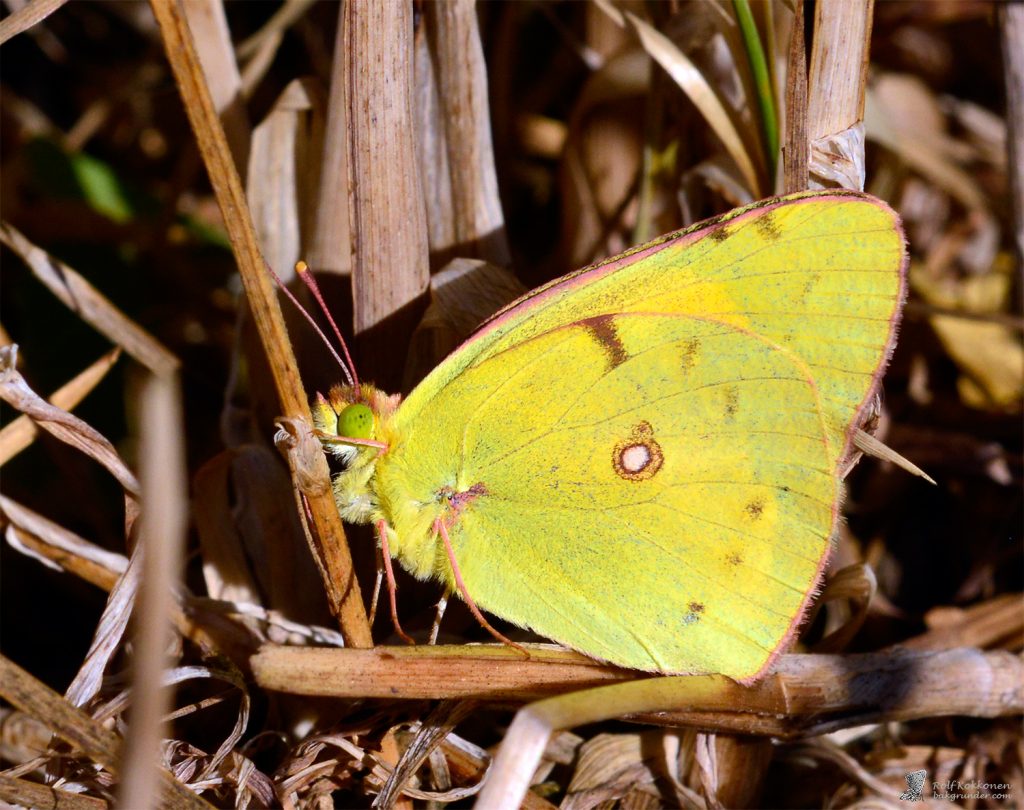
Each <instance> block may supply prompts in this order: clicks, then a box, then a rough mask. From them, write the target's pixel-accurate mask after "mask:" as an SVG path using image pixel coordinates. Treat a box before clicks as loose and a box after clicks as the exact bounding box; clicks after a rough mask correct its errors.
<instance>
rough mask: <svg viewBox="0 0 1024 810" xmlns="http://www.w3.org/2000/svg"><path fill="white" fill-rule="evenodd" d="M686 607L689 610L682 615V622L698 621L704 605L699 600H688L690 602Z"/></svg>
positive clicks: (693, 622) (694, 622) (691, 622)
mask: <svg viewBox="0 0 1024 810" xmlns="http://www.w3.org/2000/svg"><path fill="white" fill-rule="evenodd" d="M687 608H688V609H689V612H687V613H686V615H685V616H683V624H684V625H688V624H696V623H697V622H699V621H700V617H701V614H702V613H703V612H704V605H703V604H701V603H700V602H690V604H689V605H687Z"/></svg>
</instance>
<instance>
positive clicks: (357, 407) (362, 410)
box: [338, 402, 373, 439]
mask: <svg viewBox="0 0 1024 810" xmlns="http://www.w3.org/2000/svg"><path fill="white" fill-rule="evenodd" d="M372 433H373V411H371V410H370V409H369V407H367V406H366V405H363V403H361V402H356V403H355V404H353V405H349V406H348V407H346V408H345V409H344V410H343V411H342V412H341V413H340V414H338V435H339V436H344V437H347V438H349V439H369V438H370V436H371V434H372Z"/></svg>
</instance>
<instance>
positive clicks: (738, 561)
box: [725, 551, 743, 565]
mask: <svg viewBox="0 0 1024 810" xmlns="http://www.w3.org/2000/svg"><path fill="white" fill-rule="evenodd" d="M725 561H726V562H727V563H729V565H743V558H742V557H741V556H740V555H739V554H737V553H736V552H735V551H733V552H732V553H731V554H729V556H727V557H726V558H725Z"/></svg>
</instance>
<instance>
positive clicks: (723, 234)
mask: <svg viewBox="0 0 1024 810" xmlns="http://www.w3.org/2000/svg"><path fill="white" fill-rule="evenodd" d="M730 235H731V234H730V233H729V229H728V228H726V227H725V226H724V225H716V227H713V228H712V229H711V230H710V231H708V233H707V237H708V239H710V240H711V241H712V242H714V243H715V244H720V243H721V242H724V241H725V240H726V239H728V238H729V236H730Z"/></svg>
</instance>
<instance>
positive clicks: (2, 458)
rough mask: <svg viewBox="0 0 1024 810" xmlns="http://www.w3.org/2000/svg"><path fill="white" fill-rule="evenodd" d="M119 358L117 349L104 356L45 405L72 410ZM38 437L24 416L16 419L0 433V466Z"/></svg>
mask: <svg viewBox="0 0 1024 810" xmlns="http://www.w3.org/2000/svg"><path fill="white" fill-rule="evenodd" d="M120 356H121V349H120V347H116V348H113V349H111V350H110V351H109V352H107V353H106V354H105V355H103V357H101V358H100V359H99V360H97V361H96V362H95V363H93V364H92V365H91V366H89V367H88V368H86V369H85V370H83V371H82V372H80V373H79V374H77V375H76V376H75V377H74V378H73V379H71V380H68V381H67V382H66V383H65V384H64V385H62V386H61V387H60V388H58V389H57V390H56V391H54V392H53V394H52V395H51V396H50V399H49V403H50V404H51V405H53V406H54V407H55V408H60V409H61V410H63V411H70V410H72V409H73V408H74V407H75V406H76V405H77V404H78V403H79V402H81V401H82V400H83V399H85V397H86V396H88V394H89V392H90V391H92V390H93V389H94V388H95V387H96V386H97V385H99V384H100V382H101V381H102V380H103V379H104V377H106V376H107V372H108V371H110V369H111V368H113V366H114V364H115V363H116V362H117V359H118V358H119V357H120ZM38 434H39V430H38V429H37V428H36V426H35V423H34V422H33V421H32V419H31V418H30V417H28V416H27V415H22V416H19V417H18V418H17V419H15V420H14V421H13V422H11V423H10V424H7V425H4V427H3V429H2V430H0V465H3V464H5V463H7V462H8V461H10V460H11V459H12V458H13V457H14V456H16V455H17V454H18V453H20V452H21V451H22V450H24V449H25V448H26V447H28V446H29V445H30V444H32V442H33V441H34V440H35V438H36V436H37V435H38Z"/></svg>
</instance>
